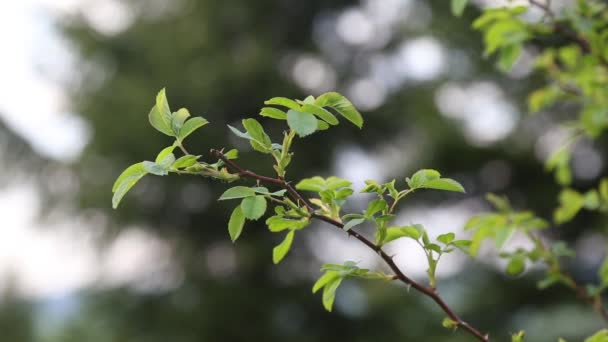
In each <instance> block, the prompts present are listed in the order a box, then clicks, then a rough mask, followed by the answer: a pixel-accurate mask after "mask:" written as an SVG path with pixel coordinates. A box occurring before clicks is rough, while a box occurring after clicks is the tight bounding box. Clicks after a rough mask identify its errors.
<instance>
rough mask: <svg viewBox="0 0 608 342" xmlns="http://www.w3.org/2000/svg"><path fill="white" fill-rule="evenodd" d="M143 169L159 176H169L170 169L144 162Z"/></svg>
mask: <svg viewBox="0 0 608 342" xmlns="http://www.w3.org/2000/svg"><path fill="white" fill-rule="evenodd" d="M143 167H144V169H145V170H146V171H148V172H149V173H151V174H153V175H157V176H166V175H168V174H169V171H168V167H167V168H165V167H164V166H163V165H161V164H159V163H155V162H151V161H147V160H146V161H144V162H143Z"/></svg>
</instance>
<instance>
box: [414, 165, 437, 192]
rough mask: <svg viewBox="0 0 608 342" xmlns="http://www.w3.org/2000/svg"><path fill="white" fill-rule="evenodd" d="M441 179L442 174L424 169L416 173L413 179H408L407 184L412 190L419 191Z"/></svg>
mask: <svg viewBox="0 0 608 342" xmlns="http://www.w3.org/2000/svg"><path fill="white" fill-rule="evenodd" d="M439 177H441V174H440V173H439V172H438V171H437V170H432V169H422V170H418V171H416V173H414V175H413V176H412V178H411V179H410V178H406V182H407V184H408V185H409V186H410V188H412V189H417V188H420V187H422V186H424V184H426V183H428V182H430V181H432V180H436V179H439Z"/></svg>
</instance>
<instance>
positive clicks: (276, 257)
mask: <svg viewBox="0 0 608 342" xmlns="http://www.w3.org/2000/svg"><path fill="white" fill-rule="evenodd" d="M294 234H295V231H294V230H290V231H289V233H287V235H286V236H285V239H284V240H283V242H281V243H280V244H279V245H277V246H276V247H275V248H274V249H273V250H272V262H274V263H275V264H278V263H279V262H281V260H283V258H284V257H285V255H287V252H289V249H290V248H291V243H292V242H293V235H294Z"/></svg>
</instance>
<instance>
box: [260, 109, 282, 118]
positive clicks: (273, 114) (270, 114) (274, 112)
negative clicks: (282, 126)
mask: <svg viewBox="0 0 608 342" xmlns="http://www.w3.org/2000/svg"><path fill="white" fill-rule="evenodd" d="M260 115H261V116H265V117H267V118H272V119H277V120H287V113H285V112H284V111H282V110H280V109H277V108H273V107H264V108H262V110H261V111H260Z"/></svg>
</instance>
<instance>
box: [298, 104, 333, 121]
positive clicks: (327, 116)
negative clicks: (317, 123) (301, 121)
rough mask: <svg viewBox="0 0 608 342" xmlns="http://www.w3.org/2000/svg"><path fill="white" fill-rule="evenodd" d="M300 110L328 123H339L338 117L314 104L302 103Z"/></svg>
mask: <svg viewBox="0 0 608 342" xmlns="http://www.w3.org/2000/svg"><path fill="white" fill-rule="evenodd" d="M302 111H303V112H306V113H311V114H314V115H316V116H317V117H319V119H321V120H323V121H325V122H327V123H328V124H330V125H334V126H335V125H337V124H338V123H339V121H338V119H337V118H336V116H335V115H333V114H332V113H330V112H329V111H328V110H327V109H325V108H323V107H319V106H317V105H314V104H304V105H302Z"/></svg>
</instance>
